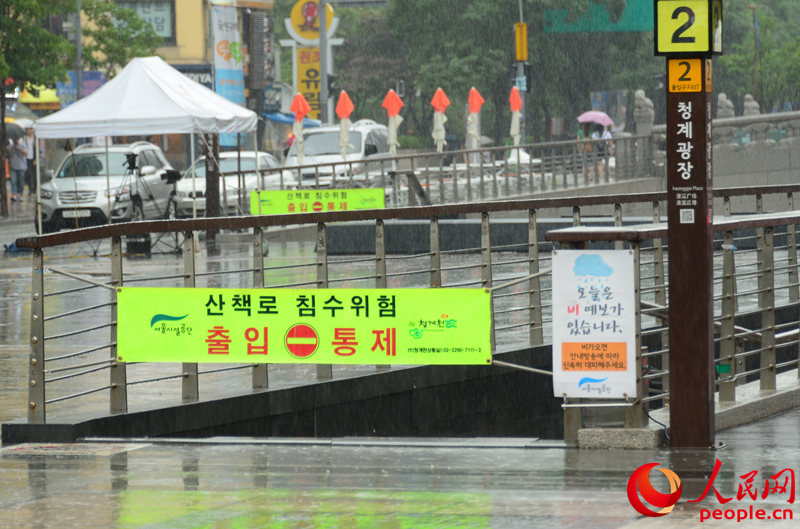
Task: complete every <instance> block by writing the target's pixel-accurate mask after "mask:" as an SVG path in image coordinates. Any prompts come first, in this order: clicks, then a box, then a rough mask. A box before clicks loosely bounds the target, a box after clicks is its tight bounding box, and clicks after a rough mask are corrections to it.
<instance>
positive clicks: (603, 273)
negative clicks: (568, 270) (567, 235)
mask: <svg viewBox="0 0 800 529" xmlns="http://www.w3.org/2000/svg"><path fill="white" fill-rule="evenodd" d="M572 272H573V273H574V274H575V275H576V276H595V277H608V276H610V275H611V274H613V273H614V269H613V268H611V266H609V264H608V263H606V262H605V261H604V260H603V258H602V257H600V256H599V255H596V254H595V255H592V254H588V255H581V256H578V258H577V259H575V265H574V266H573V267H572Z"/></svg>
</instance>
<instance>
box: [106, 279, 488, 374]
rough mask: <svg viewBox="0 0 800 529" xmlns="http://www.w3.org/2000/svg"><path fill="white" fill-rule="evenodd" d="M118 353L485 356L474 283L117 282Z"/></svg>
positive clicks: (380, 359)
mask: <svg viewBox="0 0 800 529" xmlns="http://www.w3.org/2000/svg"><path fill="white" fill-rule="evenodd" d="M117 293H118V295H117V354H118V358H117V360H118V361H120V362H189V363H193V362H197V363H202V362H214V363H217V362H232V363H251V362H252V363H270V364H273V363H274V364H278V363H281V364H294V363H303V364H407V365H408V364H411V365H422V364H440V365H441V364H453V365H465V364H483V365H488V364H490V363H491V339H490V336H491V332H490V330H491V318H492V314H491V304H490V298H491V294H490V293H489V291H487V290H482V289H465V288H448V289H442V288H438V289H437V288H428V289H375V288H373V289H370V288H364V289H361V288H345V289H319V290H317V289H284V288H280V289H227V288H142V287H123V288H119V289H117Z"/></svg>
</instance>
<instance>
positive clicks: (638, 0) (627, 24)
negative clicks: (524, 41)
mask: <svg viewBox="0 0 800 529" xmlns="http://www.w3.org/2000/svg"><path fill="white" fill-rule="evenodd" d="M542 17H543V19H544V32H545V33H593V32H607V31H653V0H627V3H626V5H625V9H624V10H623V11H622V13H621V14H620V16H619V18H618V19H613V18H612V15H611V13H609V10H608V7H607V6H603V5H598V4H595V3H591V4H589V9H587V10H586V11H585V12H584V13H582V14H580V15H577V16H576V15H574V14H573V13H571V12H570V10H569V9H553V10H545V11H544V12H543V15H542Z"/></svg>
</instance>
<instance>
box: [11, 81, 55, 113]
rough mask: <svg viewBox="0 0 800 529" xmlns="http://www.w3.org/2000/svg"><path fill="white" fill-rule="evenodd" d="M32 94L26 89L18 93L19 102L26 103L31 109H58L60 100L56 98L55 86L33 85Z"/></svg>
mask: <svg viewBox="0 0 800 529" xmlns="http://www.w3.org/2000/svg"><path fill="white" fill-rule="evenodd" d="M35 88H36V89H35V90H34V92H35V93H38V94H39V95H36V96H35V95H33V94H32V93H31V92H29V91H28V90H27V89H25V90H23V91H22V93H21V94H20V95H19V101H20V103H24V104H26V105H28V107H29V108H30V109H31V110H59V109H60V108H61V102H60V101H59V100H58V94H56V89H55V88H46V87H44V86H40V87H35Z"/></svg>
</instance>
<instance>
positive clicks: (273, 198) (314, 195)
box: [250, 188, 385, 215]
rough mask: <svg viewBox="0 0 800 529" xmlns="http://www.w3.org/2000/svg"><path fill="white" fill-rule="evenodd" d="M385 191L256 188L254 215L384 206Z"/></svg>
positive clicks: (252, 198)
mask: <svg viewBox="0 0 800 529" xmlns="http://www.w3.org/2000/svg"><path fill="white" fill-rule="evenodd" d="M384 193H385V192H384V190H383V189H382V188H365V189H297V190H280V191H253V192H252V193H251V194H250V214H251V215H280V214H285V213H314V212H316V211H347V210H350V209H383V208H384V207H385V206H384Z"/></svg>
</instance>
